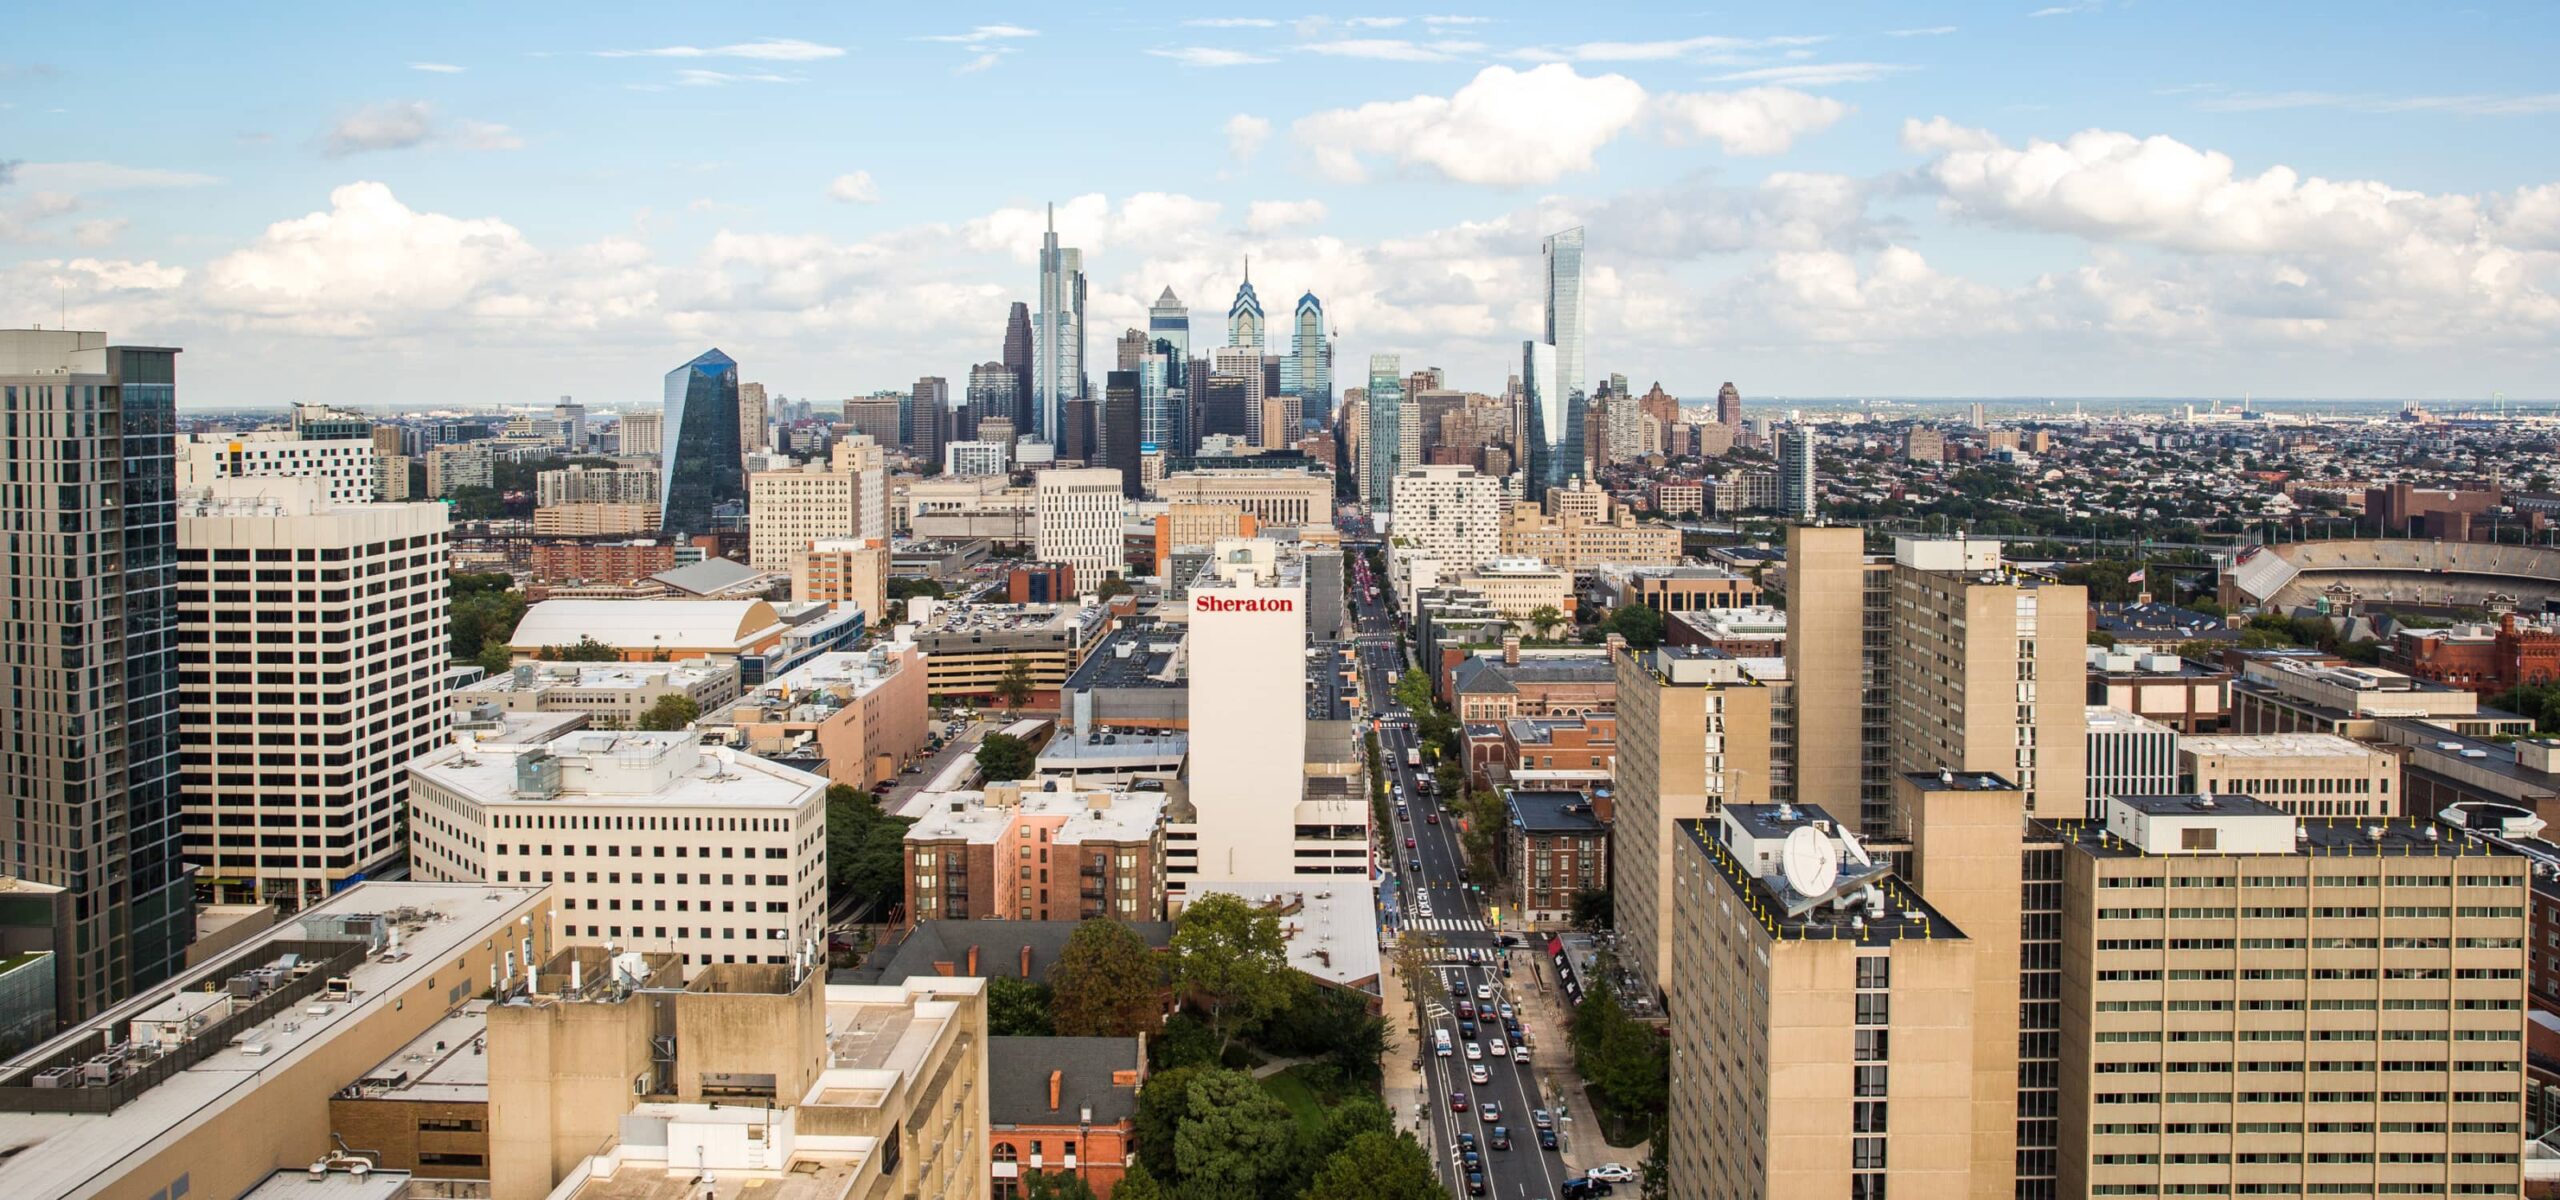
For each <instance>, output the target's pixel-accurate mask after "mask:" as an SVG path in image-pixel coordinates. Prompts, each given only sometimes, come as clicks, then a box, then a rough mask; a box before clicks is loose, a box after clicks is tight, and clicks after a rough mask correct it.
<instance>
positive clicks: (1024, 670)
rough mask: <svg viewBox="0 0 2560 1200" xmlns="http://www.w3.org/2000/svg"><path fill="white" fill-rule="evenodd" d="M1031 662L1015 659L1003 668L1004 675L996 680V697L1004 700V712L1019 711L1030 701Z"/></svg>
mask: <svg viewBox="0 0 2560 1200" xmlns="http://www.w3.org/2000/svg"><path fill="white" fill-rule="evenodd" d="M1031 691H1032V687H1031V664H1030V663H1028V662H1025V661H1023V660H1022V659H1019V658H1017V659H1015V660H1013V662H1012V663H1010V664H1008V665H1007V666H1006V667H1005V669H1004V677H1003V678H1002V679H998V680H996V699H998V700H1000V701H1003V702H1004V708H1005V711H1006V712H1017V711H1020V709H1021V708H1022V706H1023V705H1025V704H1028V703H1030V701H1031Z"/></svg>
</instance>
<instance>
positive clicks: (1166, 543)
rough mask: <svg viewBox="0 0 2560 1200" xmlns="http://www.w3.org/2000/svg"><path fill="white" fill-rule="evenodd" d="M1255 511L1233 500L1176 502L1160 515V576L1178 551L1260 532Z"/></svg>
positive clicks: (1247, 536) (1202, 548) (1201, 547)
mask: <svg viewBox="0 0 2560 1200" xmlns="http://www.w3.org/2000/svg"><path fill="white" fill-rule="evenodd" d="M1260 527H1261V522H1259V521H1256V520H1254V518H1253V514H1251V513H1248V512H1246V511H1245V510H1243V509H1241V508H1238V507H1236V506H1235V505H1232V504H1188V503H1175V504H1168V505H1165V507H1164V512H1162V513H1160V514H1158V515H1157V517H1156V570H1155V573H1156V577H1157V578H1159V579H1161V578H1163V577H1164V575H1165V573H1166V572H1167V571H1169V570H1171V569H1172V564H1173V556H1174V553H1175V552H1176V551H1179V550H1183V549H1185V548H1196V549H1199V550H1206V549H1207V548H1209V547H1211V546H1214V545H1216V544H1218V542H1220V541H1221V540H1224V539H1227V538H1249V537H1252V536H1254V535H1255V534H1256V533H1258V532H1260Z"/></svg>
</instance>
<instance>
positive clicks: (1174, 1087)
mask: <svg viewBox="0 0 2560 1200" xmlns="http://www.w3.org/2000/svg"><path fill="white" fill-rule="evenodd" d="M1217 1069H1218V1068H1217V1067H1216V1066H1214V1065H1210V1064H1187V1065H1184V1066H1178V1067H1173V1068H1170V1069H1164V1068H1161V1067H1160V1068H1159V1069H1158V1070H1157V1071H1156V1073H1155V1074H1152V1075H1149V1076H1147V1082H1146V1086H1144V1087H1142V1088H1139V1089H1138V1118H1137V1123H1136V1124H1137V1127H1136V1129H1135V1133H1136V1134H1137V1138H1138V1163H1139V1164H1140V1165H1143V1166H1145V1167H1146V1168H1147V1169H1148V1170H1149V1171H1152V1172H1154V1173H1155V1174H1156V1175H1157V1176H1158V1177H1159V1178H1163V1179H1173V1178H1175V1177H1176V1176H1175V1175H1174V1162H1173V1135H1174V1134H1175V1133H1177V1132H1179V1131H1180V1130H1181V1129H1182V1118H1183V1117H1184V1116H1185V1115H1186V1114H1188V1113H1189V1112H1190V1111H1191V1081H1192V1080H1194V1079H1198V1078H1199V1077H1200V1076H1201V1075H1203V1074H1205V1073H1207V1072H1210V1071H1214V1070H1217ZM1120 1186H1121V1187H1124V1188H1125V1187H1127V1186H1129V1183H1128V1181H1127V1180H1126V1179H1123V1180H1122V1181H1121V1182H1120ZM1118 1194H1119V1193H1117V1192H1116V1191H1115V1192H1114V1193H1113V1195H1114V1196H1117V1195H1118Z"/></svg>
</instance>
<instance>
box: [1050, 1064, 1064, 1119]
mask: <svg viewBox="0 0 2560 1200" xmlns="http://www.w3.org/2000/svg"><path fill="white" fill-rule="evenodd" d="M1066 1075H1067V1073H1066V1072H1064V1071H1051V1072H1049V1111H1050V1112H1056V1111H1058V1085H1059V1084H1060V1083H1061V1082H1062V1081H1064V1080H1065V1078H1066Z"/></svg>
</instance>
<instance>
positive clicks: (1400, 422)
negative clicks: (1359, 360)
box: [1362, 354, 1405, 511]
mask: <svg viewBox="0 0 2560 1200" xmlns="http://www.w3.org/2000/svg"><path fill="white" fill-rule="evenodd" d="M1404 408H1405V404H1404V363H1403V361H1402V360H1401V359H1400V358H1398V357H1397V356H1396V355H1393V354H1372V355H1370V356H1369V428H1368V434H1367V436H1366V437H1365V438H1363V439H1362V444H1363V445H1365V446H1367V447H1368V453H1369V458H1368V463H1367V470H1368V491H1369V504H1370V507H1372V508H1375V509H1378V510H1381V511H1385V510H1391V509H1393V508H1394V507H1395V491H1396V482H1395V481H1396V473H1397V472H1398V471H1400V470H1402V469H1403V458H1402V456H1403V453H1404V425H1405V422H1404Z"/></svg>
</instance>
